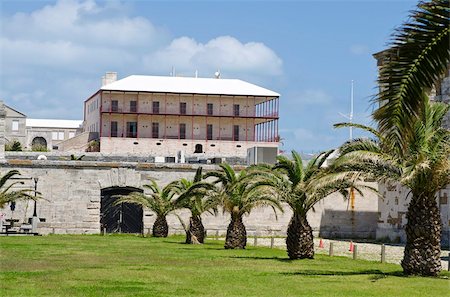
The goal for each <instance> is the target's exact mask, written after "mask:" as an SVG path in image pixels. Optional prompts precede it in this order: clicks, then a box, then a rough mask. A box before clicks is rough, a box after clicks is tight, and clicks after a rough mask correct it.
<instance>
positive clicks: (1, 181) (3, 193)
mask: <svg viewBox="0 0 450 297" xmlns="http://www.w3.org/2000/svg"><path fill="white" fill-rule="evenodd" d="M17 175H20V173H19V171H17V170H11V171H9V172H7V173H6V174H5V175H3V176H2V177H1V178H0V208H3V207H5V205H6V204H8V203H11V202H16V201H17V200H27V199H30V200H35V199H36V197H34V196H32V195H30V192H33V191H32V190H27V189H22V190H15V191H13V190H11V189H12V188H13V187H14V186H15V185H18V184H23V182H21V181H16V182H10V181H11V180H13V179H14V178H15V176H17ZM9 182H10V183H9Z"/></svg>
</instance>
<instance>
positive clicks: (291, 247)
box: [286, 212, 314, 259]
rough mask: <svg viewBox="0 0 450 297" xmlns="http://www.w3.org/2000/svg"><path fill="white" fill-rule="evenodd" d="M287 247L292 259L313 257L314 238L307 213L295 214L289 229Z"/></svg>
mask: <svg viewBox="0 0 450 297" xmlns="http://www.w3.org/2000/svg"><path fill="white" fill-rule="evenodd" d="M286 247H287V252H288V255H289V258H290V259H305V258H308V259H313V258H314V240H313V234H312V228H311V226H310V225H309V223H308V220H307V219H306V215H302V214H298V213H295V212H294V214H293V216H292V218H291V221H290V222H289V226H288V229H287V238H286Z"/></svg>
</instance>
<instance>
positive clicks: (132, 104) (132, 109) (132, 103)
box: [130, 101, 137, 112]
mask: <svg viewBox="0 0 450 297" xmlns="http://www.w3.org/2000/svg"><path fill="white" fill-rule="evenodd" d="M130 112H137V101H130Z"/></svg>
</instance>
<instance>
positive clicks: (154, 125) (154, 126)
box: [152, 123, 159, 138]
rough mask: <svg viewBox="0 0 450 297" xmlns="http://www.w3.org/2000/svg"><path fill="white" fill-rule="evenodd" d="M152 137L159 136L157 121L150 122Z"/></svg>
mask: <svg viewBox="0 0 450 297" xmlns="http://www.w3.org/2000/svg"><path fill="white" fill-rule="evenodd" d="M152 137H153V138H159V123H152Z"/></svg>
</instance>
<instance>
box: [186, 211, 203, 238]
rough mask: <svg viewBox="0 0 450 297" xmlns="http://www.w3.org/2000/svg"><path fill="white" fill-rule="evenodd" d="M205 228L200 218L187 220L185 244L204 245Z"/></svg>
mask: <svg viewBox="0 0 450 297" xmlns="http://www.w3.org/2000/svg"><path fill="white" fill-rule="evenodd" d="M204 242H205V227H203V223H202V218H201V217H200V216H191V218H190V219H189V229H188V230H187V233H186V243H188V244H193V243H204Z"/></svg>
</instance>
